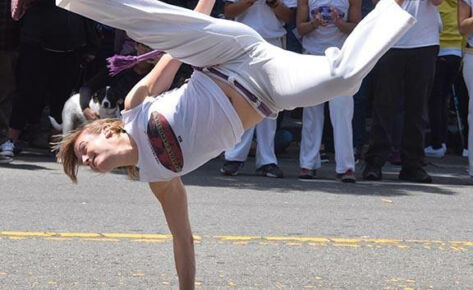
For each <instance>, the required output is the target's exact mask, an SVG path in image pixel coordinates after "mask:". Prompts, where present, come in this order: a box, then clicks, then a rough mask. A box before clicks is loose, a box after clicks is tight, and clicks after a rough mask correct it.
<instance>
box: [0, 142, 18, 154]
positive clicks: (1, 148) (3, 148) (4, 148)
mask: <svg viewBox="0 0 473 290" xmlns="http://www.w3.org/2000/svg"><path fill="white" fill-rule="evenodd" d="M14 150H15V144H13V142H12V141H11V140H7V141H6V142H5V143H3V144H2V145H0V155H2V156H8V157H13V156H15V153H13V151H14Z"/></svg>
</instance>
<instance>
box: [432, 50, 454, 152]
mask: <svg viewBox="0 0 473 290" xmlns="http://www.w3.org/2000/svg"><path fill="white" fill-rule="evenodd" d="M447 76H448V69H447V59H446V58H445V57H444V56H439V57H437V63H436V68H435V79H434V83H433V86H432V93H431V95H430V99H429V102H428V103H429V107H428V108H429V123H430V144H431V146H432V149H441V148H442V143H443V142H445V140H443V138H442V135H443V134H442V128H443V122H444V121H445V120H444V114H443V111H444V110H446V109H447V108H446V107H445V106H446V104H445V101H444V100H445V97H444V96H443V95H444V94H445V93H447V94H448V92H449V91H450V90H448V91H445V87H446V78H447ZM449 89H450V88H449ZM444 107H445V108H444ZM426 150H427V149H426Z"/></svg>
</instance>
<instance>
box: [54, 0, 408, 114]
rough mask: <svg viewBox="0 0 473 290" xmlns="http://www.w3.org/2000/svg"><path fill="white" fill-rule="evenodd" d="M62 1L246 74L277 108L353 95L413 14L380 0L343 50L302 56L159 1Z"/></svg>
mask: <svg viewBox="0 0 473 290" xmlns="http://www.w3.org/2000/svg"><path fill="white" fill-rule="evenodd" d="M57 2H58V4H59V6H61V7H65V8H66V9H69V10H71V11H73V12H76V13H79V14H82V15H84V16H86V17H89V18H92V19H94V20H96V21H99V22H102V23H105V24H107V25H110V26H113V27H116V28H120V29H123V30H125V31H127V32H128V34H129V35H130V36H131V37H132V38H134V39H135V40H136V41H139V42H141V43H144V44H147V45H149V46H151V47H152V48H154V49H159V50H163V51H166V52H168V53H169V54H171V55H172V56H173V57H176V58H177V59H180V60H182V61H183V62H185V63H188V64H191V65H194V66H199V67H208V66H215V65H220V66H219V67H218V68H219V69H222V70H223V71H224V72H227V75H229V74H231V75H232V76H231V77H232V78H233V77H234V78H237V79H240V81H241V82H242V83H243V85H245V86H247V89H249V90H250V91H253V93H256V95H257V96H258V97H260V98H261V99H262V100H264V101H265V102H268V103H269V104H267V105H268V106H269V107H270V108H271V109H272V110H273V111H275V112H277V111H280V110H282V109H292V108H295V107H298V106H313V105H317V104H320V103H322V102H325V101H327V100H329V99H330V98H332V97H333V96H337V95H353V94H354V93H355V92H356V91H357V90H358V88H359V86H360V83H361V80H362V79H363V78H364V77H365V76H366V74H367V73H368V72H369V71H370V70H371V69H372V67H373V66H374V65H375V63H376V62H377V60H378V59H379V58H380V57H381V56H382V55H383V54H384V53H385V52H386V51H387V50H388V49H389V48H390V47H391V46H392V45H393V44H394V43H396V42H397V40H399V39H400V38H401V37H402V36H403V35H404V33H405V32H406V31H407V30H408V29H409V28H410V27H412V25H414V23H415V19H414V18H413V17H412V16H410V14H409V13H407V12H406V11H404V10H403V9H402V8H400V7H399V5H398V4H397V3H396V2H394V1H392V0H381V1H380V2H379V3H378V5H377V6H376V8H375V9H374V10H373V11H372V12H371V13H370V14H369V15H367V16H366V17H365V18H364V19H363V20H362V21H361V22H360V23H359V24H358V25H357V27H356V28H355V30H354V31H353V32H352V33H351V34H350V36H349V37H348V38H347V40H346V41H345V44H344V46H343V47H342V49H341V50H339V49H336V48H331V49H328V50H327V53H326V56H309V55H299V54H296V53H292V52H288V51H284V50H283V49H281V48H277V47H274V46H272V45H270V44H268V43H266V42H264V41H263V40H262V38H261V37H260V36H259V35H258V34H257V33H256V32H255V31H254V30H252V29H250V28H249V27H247V26H245V25H242V24H239V23H235V22H231V21H225V20H220V19H215V18H211V17H207V16H205V15H202V14H199V13H194V12H191V11H189V10H186V9H181V8H178V7H174V6H171V5H166V4H164V3H162V2H159V1H154V0H120V1H118V0H116V1H107V2H103V1H95V0H74V1H71V0H58V1H57Z"/></svg>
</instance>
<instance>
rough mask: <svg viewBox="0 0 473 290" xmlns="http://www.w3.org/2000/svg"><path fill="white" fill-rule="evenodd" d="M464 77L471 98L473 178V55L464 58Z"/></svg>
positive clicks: (472, 165) (472, 166)
mask: <svg viewBox="0 0 473 290" xmlns="http://www.w3.org/2000/svg"><path fill="white" fill-rule="evenodd" d="M463 77H464V79H465V84H466V87H467V89H468V95H469V96H470V101H469V105H468V124H469V131H468V161H469V166H470V175H471V176H473V54H465V55H464V56H463Z"/></svg>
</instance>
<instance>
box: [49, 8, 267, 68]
mask: <svg viewBox="0 0 473 290" xmlns="http://www.w3.org/2000/svg"><path fill="white" fill-rule="evenodd" d="M56 4H57V5H58V6H60V7H62V8H65V9H67V10H70V11H72V12H75V13H78V14H80V15H83V16H86V17H88V18H91V19H93V20H95V21H97V22H100V23H103V24H106V25H109V26H111V27H114V28H118V29H122V30H125V31H126V32H127V35H128V36H130V37H131V38H132V39H133V40H135V41H137V42H140V43H143V44H146V45H148V46H150V47H151V48H153V49H157V50H162V51H164V52H166V53H169V54H170V55H172V56H173V57H174V58H177V59H179V60H181V61H182V62H184V63H187V64H189V65H192V66H196V67H207V66H214V65H219V64H222V63H227V62H230V61H232V60H234V59H236V58H238V57H240V56H241V55H243V54H244V53H245V52H247V51H249V50H250V49H251V47H252V46H253V45H255V44H257V43H259V42H263V39H262V38H261V36H260V35H259V34H258V33H256V31H254V30H253V29H251V28H250V27H248V26H246V25H244V24H241V23H238V22H234V21H228V20H223V19H218V18H213V17H210V16H207V15H204V14H201V13H197V12H194V11H191V10H189V9H185V8H181V7H177V6H173V5H169V4H166V3H164V2H161V1H157V0H114V1H96V0H57V1H56Z"/></svg>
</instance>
